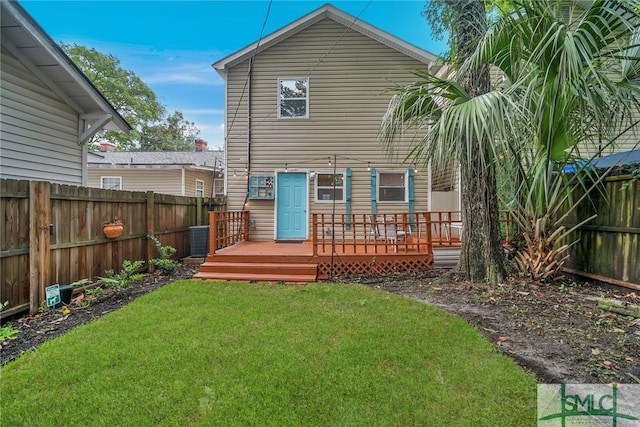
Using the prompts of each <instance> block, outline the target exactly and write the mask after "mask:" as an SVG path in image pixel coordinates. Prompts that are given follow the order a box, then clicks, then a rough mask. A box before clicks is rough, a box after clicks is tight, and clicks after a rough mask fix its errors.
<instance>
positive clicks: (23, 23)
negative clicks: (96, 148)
mask: <svg viewBox="0 0 640 427" xmlns="http://www.w3.org/2000/svg"><path fill="white" fill-rule="evenodd" d="M0 3H1V4H0V29H1V32H2V37H1V40H2V46H3V47H5V48H6V49H7V50H8V51H9V52H11V54H12V55H14V56H15V57H16V58H18V59H19V60H20V62H22V63H23V64H24V65H25V66H26V67H27V68H28V69H29V70H30V71H31V72H32V73H33V74H34V75H36V76H37V77H38V78H39V79H40V80H41V81H42V82H44V83H45V84H46V85H47V86H48V87H49V88H50V89H51V90H52V91H53V92H54V93H55V94H56V95H57V96H59V97H60V98H61V99H62V100H63V101H64V102H65V103H67V104H68V105H69V106H70V107H71V108H72V109H73V110H74V111H76V112H77V113H78V114H79V115H80V119H82V120H85V121H87V122H92V126H91V127H92V130H91V133H92V134H95V133H96V132H97V131H98V130H100V129H102V128H106V129H113V130H121V131H123V132H129V131H130V130H131V126H129V124H128V123H127V122H126V121H125V119H124V118H123V117H122V116H121V115H120V113H118V112H117V111H116V110H115V108H114V107H113V106H112V105H111V104H110V103H109V101H108V100H107V99H106V98H105V97H104V96H103V95H102V93H100V91H99V90H98V89H97V88H96V87H95V86H94V85H93V83H91V81H90V80H89V79H88V78H87V76H86V75H85V74H84V73H83V72H82V71H81V70H80V69H79V68H78V67H77V66H76V64H75V63H74V62H73V61H72V60H71V58H69V56H67V54H66V53H64V51H63V50H62V49H61V48H60V46H58V45H57V44H56V43H55V42H54V41H53V40H52V39H51V37H49V35H48V34H47V33H46V32H45V31H44V30H43V29H42V27H40V25H39V24H38V23H37V22H36V21H35V20H34V19H33V18H32V17H31V15H29V13H28V12H27V11H26V10H25V9H24V8H23V7H22V6H20V4H18V2H16V1H14V0H0ZM96 126H99V129H96ZM83 139H85V140H86V139H88V138H86V136H85V138H83ZM81 142H84V141H81Z"/></svg>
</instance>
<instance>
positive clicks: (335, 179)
mask: <svg viewBox="0 0 640 427" xmlns="http://www.w3.org/2000/svg"><path fill="white" fill-rule="evenodd" d="M344 195H345V189H344V173H337V174H335V175H334V174H333V173H325V172H318V173H316V202H332V201H334V200H335V201H336V202H344V199H345V197H344Z"/></svg>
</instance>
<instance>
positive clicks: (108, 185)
mask: <svg viewBox="0 0 640 427" xmlns="http://www.w3.org/2000/svg"><path fill="white" fill-rule="evenodd" d="M100 188H104V189H105V190H122V177H121V176H101V177H100Z"/></svg>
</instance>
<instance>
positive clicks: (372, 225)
mask: <svg viewBox="0 0 640 427" xmlns="http://www.w3.org/2000/svg"><path fill="white" fill-rule="evenodd" d="M379 217H382V216H379ZM376 221H383V223H382V224H381V223H376ZM389 222H390V223H391V224H392V225H391V226H390V225H389ZM458 222H459V220H458V221H456V215H455V213H452V212H446V213H442V212H416V213H411V214H408V213H397V214H385V215H384V218H378V219H377V220H376V219H375V218H374V216H373V215H371V214H336V215H333V214H331V215H330V214H314V215H313V224H312V227H311V229H312V232H311V236H310V239H309V240H302V241H295V242H277V241H251V240H250V239H249V228H248V225H249V212H212V213H211V217H210V224H212V227H211V229H212V230H214V232H213V233H210V247H211V248H213V250H210V251H209V252H210V253H209V254H208V256H207V258H206V260H205V262H204V263H203V264H202V265H201V267H200V272H199V273H198V274H196V275H195V276H194V277H195V278H200V279H214V280H240V281H259V282H289V283H305V282H313V281H316V280H326V279H329V278H333V277H338V276H346V275H351V274H360V273H378V274H386V273H390V272H396V271H407V270H416V269H426V268H431V266H432V265H433V262H434V248H447V249H448V250H443V251H439V250H438V249H436V252H438V253H439V256H440V257H441V258H442V259H441V260H440V262H439V263H438V266H439V267H446V266H451V265H452V264H454V263H455V260H457V257H458V253H459V251H458V250H457V248H459V247H460V235H459V232H460V229H459V228H457V223H458ZM396 234H397V235H396Z"/></svg>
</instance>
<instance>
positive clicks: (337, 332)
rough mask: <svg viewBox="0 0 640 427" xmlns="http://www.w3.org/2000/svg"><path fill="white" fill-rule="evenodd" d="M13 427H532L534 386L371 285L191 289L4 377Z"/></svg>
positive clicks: (52, 346) (26, 361)
mask: <svg viewBox="0 0 640 427" xmlns="http://www.w3.org/2000/svg"><path fill="white" fill-rule="evenodd" d="M1 375H2V376H1V381H2V383H1V386H0V391H1V394H0V408H1V409H0V410H1V411H2V412H1V420H0V421H1V423H0V424H1V425H3V426H5V425H6V426H10V425H11V426H20V425H29V426H60V425H70V426H78V425H87V426H89V425H90V426H160V425H162V426H200V425H207V426H208V425H221V426H229V425H238V426H247V425H260V426H263V425H266V426H298V425H305V426H307V425H309V426H326V425H338V426H341V425H349V426H355V425H363V426H372V425H375V426H384V425H393V426H410V425H415V426H453V425H455V426H467V425H468V426H482V425H485V426H492V427H493V426H516V425H517V426H525V425H535V422H536V382H535V379H534V378H533V377H532V376H530V375H527V374H525V373H524V372H523V371H522V370H521V369H520V368H519V367H518V366H517V365H516V364H515V363H514V362H513V361H512V360H511V359H509V358H508V357H505V356H503V355H501V354H500V353H499V352H497V351H496V350H495V349H494V347H493V346H492V345H491V344H490V343H489V342H487V341H486V340H485V339H484V338H483V337H482V335H481V334H480V333H479V332H478V331H476V330H475V329H474V328H473V327H472V326H470V325H469V324H467V323H465V322H464V321H463V320H461V319H460V318H458V317H457V316H455V315H452V314H450V313H447V312H445V311H444V310H441V309H439V308H437V307H433V306H429V305H426V304H423V303H420V302H417V301H414V300H411V299H408V298H403V297H400V296H397V295H392V294H388V293H385V292H383V291H379V290H375V289H371V288H368V287H364V286H346V285H332V284H313V285H308V286H285V285H255V284H246V283H245V284H237V283H228V282H227V283H218V282H208V281H201V280H184V281H179V282H175V283H173V284H171V285H168V286H165V287H163V288H161V289H159V290H157V291H155V292H152V293H150V294H147V295H145V296H143V297H141V298H139V299H137V300H136V301H134V302H132V303H130V304H129V305H127V306H126V307H124V308H122V309H121V310H118V311H116V312H114V313H110V314H108V315H106V316H104V317H102V318H100V319H99V320H97V321H95V322H93V323H91V324H88V325H85V326H83V327H80V328H77V329H75V330H73V331H71V332H70V333H68V334H67V335H65V336H62V337H60V338H58V339H55V340H52V341H49V342H47V343H46V344H45V345H43V346H42V347H41V348H40V349H38V350H36V351H34V352H32V353H29V354H26V355H24V356H22V357H21V358H19V359H18V360H16V361H14V362H11V363H9V364H8V365H6V366H5V367H3V368H2V370H1Z"/></svg>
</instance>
